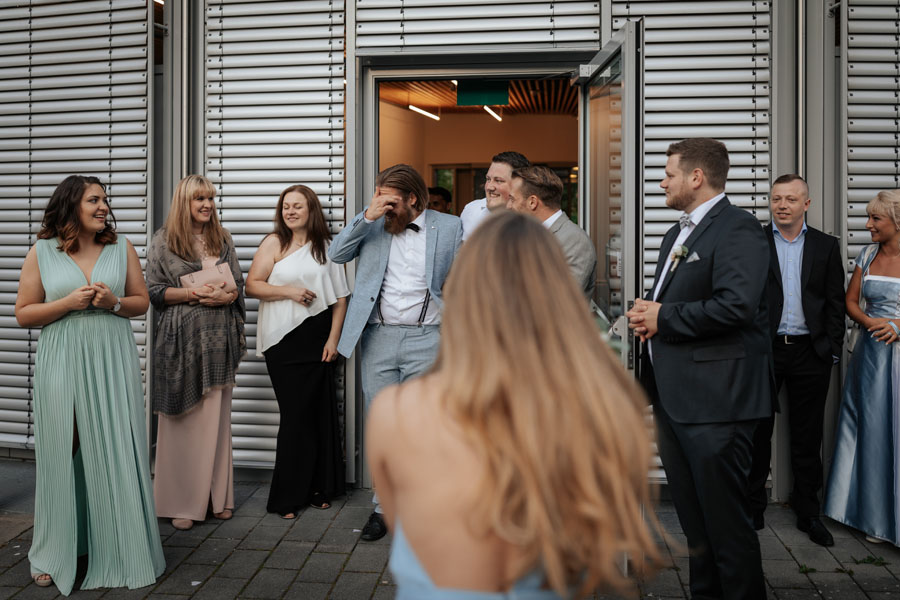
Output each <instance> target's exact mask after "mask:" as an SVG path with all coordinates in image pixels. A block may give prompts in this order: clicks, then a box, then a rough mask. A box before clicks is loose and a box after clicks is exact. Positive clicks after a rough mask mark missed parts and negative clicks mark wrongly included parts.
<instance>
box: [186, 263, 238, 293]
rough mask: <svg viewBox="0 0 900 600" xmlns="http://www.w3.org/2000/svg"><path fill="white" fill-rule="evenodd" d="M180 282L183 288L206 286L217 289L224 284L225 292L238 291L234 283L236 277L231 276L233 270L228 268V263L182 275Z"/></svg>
mask: <svg viewBox="0 0 900 600" xmlns="http://www.w3.org/2000/svg"><path fill="white" fill-rule="evenodd" d="M179 280H180V281H181V287H185V288H192V287H200V286H201V285H206V284H209V285H211V286H214V287H216V286H219V285H221V284H222V282H224V283H225V287H224V288H222V289H223V290H224V291H226V292H229V293H231V292H233V291H235V290H236V289H237V284H236V283H235V282H234V275H232V274H231V268H230V267H229V266H228V263H222V264H219V265H215V266H212V267H208V268H206V269H200V270H199V271H194V272H193V273H188V274H187V275H182V276H181V277H179Z"/></svg>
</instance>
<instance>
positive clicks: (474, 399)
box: [366, 211, 659, 600]
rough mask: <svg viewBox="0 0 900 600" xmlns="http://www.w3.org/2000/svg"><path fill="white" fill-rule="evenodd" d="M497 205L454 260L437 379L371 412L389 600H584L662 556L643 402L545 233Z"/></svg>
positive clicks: (390, 393)
mask: <svg viewBox="0 0 900 600" xmlns="http://www.w3.org/2000/svg"><path fill="white" fill-rule="evenodd" d="M501 212H502V213H503V214H498V215H495V216H491V217H489V218H487V219H486V220H485V221H484V222H483V223H482V224H481V225H480V226H479V228H478V230H477V231H476V232H475V233H474V234H473V235H472V237H471V238H469V240H467V241H466V243H465V244H464V245H463V247H462V250H460V253H459V255H458V257H457V258H456V260H455V261H454V264H453V270H452V271H451V273H450V277H449V279H448V280H447V283H446V285H445V287H444V307H443V310H444V312H443V318H442V324H441V345H440V353H439V355H438V359H437V362H436V363H435V366H434V367H433V369H432V371H430V372H429V373H427V374H426V375H424V376H423V377H421V378H418V379H412V380H410V381H407V382H405V383H403V384H402V385H400V386H393V387H389V388H386V389H385V390H383V391H382V392H381V393H380V394H379V395H378V396H377V397H376V398H375V400H374V402H373V403H372V406H371V408H370V409H369V413H368V415H367V417H366V420H367V423H366V442H367V444H368V450H367V455H368V460H369V466H370V467H371V469H372V476H373V478H374V480H375V487H376V488H377V489H378V497H379V499H380V501H381V505H382V507H383V508H384V516H385V519H386V521H387V523H388V525H389V527H390V528H391V530H392V531H393V534H394V539H393V546H392V548H391V559H390V568H391V573H392V576H393V580H394V582H396V584H397V594H396V597H397V600H502V599H512V598H516V599H520V600H553V599H557V598H573V597H577V598H583V597H585V595H586V594H589V593H593V592H594V591H595V590H597V589H603V590H604V591H606V590H608V589H612V588H619V589H620V590H622V589H623V588H627V587H628V585H629V584H628V582H627V581H626V580H625V579H624V577H623V576H622V572H621V570H620V569H619V567H618V565H617V560H618V559H620V558H621V556H622V553H624V552H627V553H629V555H630V556H632V557H640V556H644V557H645V559H646V560H647V561H649V562H650V563H651V564H652V563H653V562H654V561H655V560H658V559H659V549H658V547H657V544H656V543H655V542H654V539H653V535H652V533H651V531H652V530H653V529H654V527H653V524H654V523H655V521H654V520H653V517H652V515H653V510H652V507H651V506H650V502H651V495H650V489H649V482H648V477H647V474H648V468H649V465H650V458H651V440H650V436H649V435H648V430H647V427H646V425H645V422H644V412H643V408H644V406H645V402H646V401H645V399H644V398H643V395H642V394H641V392H640V390H639V388H638V387H637V384H636V382H635V381H634V380H633V379H632V378H631V377H629V376H628V375H627V374H626V372H625V370H624V369H623V368H622V365H621V364H620V363H619V362H618V359H617V358H616V357H615V356H614V355H613V354H612V352H611V351H610V350H609V348H607V347H606V345H605V344H604V342H603V341H602V340H601V338H600V335H599V332H598V331H597V329H596V327H595V325H594V323H593V320H592V318H591V316H590V313H589V311H588V306H587V303H586V302H585V301H584V297H583V295H582V293H581V289H580V288H579V287H578V285H577V284H576V282H575V280H574V279H573V278H572V276H571V274H570V272H569V269H568V267H567V266H566V260H565V258H564V256H563V252H562V249H561V248H560V246H559V243H558V242H557V241H556V239H555V238H554V237H553V234H551V233H550V232H549V231H547V229H546V228H545V227H543V226H542V225H541V224H540V223H539V222H538V221H537V220H536V219H532V218H530V217H528V216H524V215H519V214H516V213H513V212H511V211H501ZM428 235H432V232H431V231H429V232H428ZM644 507H646V509H647V510H646V515H647V517H646V519H645V517H644V513H643V512H642V509H643V508H644ZM657 531H658V528H657ZM636 562H637V563H639V564H638V565H636V566H637V567H638V568H640V567H641V566H642V564H643V561H640V560H637V561H636Z"/></svg>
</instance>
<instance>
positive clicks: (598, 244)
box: [576, 21, 644, 370]
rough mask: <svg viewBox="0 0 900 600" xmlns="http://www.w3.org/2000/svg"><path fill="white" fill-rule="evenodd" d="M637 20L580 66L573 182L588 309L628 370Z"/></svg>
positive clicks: (639, 171) (636, 160) (640, 166)
mask: <svg viewBox="0 0 900 600" xmlns="http://www.w3.org/2000/svg"><path fill="white" fill-rule="evenodd" d="M642 38H643V22H641V21H630V22H628V23H626V24H625V26H624V27H623V28H622V29H620V30H619V31H618V32H617V33H616V34H615V36H614V37H613V38H612V40H611V41H610V42H609V43H608V44H606V46H604V47H603V49H602V50H601V51H600V52H599V53H598V54H597V55H596V56H595V57H594V59H593V60H592V61H591V62H590V63H588V64H586V65H580V66H579V69H578V76H577V78H576V83H578V84H580V85H581V88H582V89H581V108H580V110H581V123H582V130H581V134H580V144H581V173H582V176H581V185H582V186H583V187H582V193H581V195H580V196H581V198H583V203H584V204H583V213H582V214H584V215H585V220H584V224H585V228H586V230H587V232H588V234H589V235H590V237H591V239H592V240H593V241H594V246H595V248H596V251H597V282H596V286H595V290H594V298H593V301H594V311H595V313H596V315H597V319H598V321H599V322H600V324H601V327H603V328H604V329H606V331H607V335H608V337H609V341H610V342H611V344H612V346H613V348H615V349H616V350H618V351H619V352H620V353H621V357H622V363H623V364H624V365H625V366H626V368H628V369H631V370H634V368H635V364H636V362H637V361H636V356H635V348H636V346H635V342H634V336H633V335H632V333H631V330H630V329H628V327H627V320H626V318H625V316H624V315H625V311H626V310H628V308H629V307H630V306H631V305H632V304H633V303H634V299H635V298H636V297H639V296H640V295H641V294H642V292H643V228H642V226H641V223H642V220H641V215H642V213H643V206H644V194H643V192H644V190H643V170H644V158H643V157H644V143H643V139H644V126H643V108H644V107H643V104H644V85H643V58H642Z"/></svg>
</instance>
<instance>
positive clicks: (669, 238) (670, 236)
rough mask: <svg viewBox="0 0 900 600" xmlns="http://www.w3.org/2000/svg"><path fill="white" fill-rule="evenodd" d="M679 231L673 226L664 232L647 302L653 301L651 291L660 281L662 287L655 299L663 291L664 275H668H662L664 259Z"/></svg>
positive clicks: (664, 284) (676, 226)
mask: <svg viewBox="0 0 900 600" xmlns="http://www.w3.org/2000/svg"><path fill="white" fill-rule="evenodd" d="M680 231H681V229H680V228H679V227H678V225H675V226H674V227H672V228H671V229H669V231H667V232H666V235H665V237H664V238H663V241H662V245H661V246H660V247H659V257H658V258H657V259H656V275H655V276H654V277H653V287H652V288H650V293H649V294H648V295H647V299H648V300H652V299H653V290H655V289H656V285H657V284H658V283H659V281H660V280H663V286H662V287H661V288H660V289H659V294H658V295H657V298H659V296H661V295H662V292H663V289H665V286H666V281H665V279H667V277H666V275H668V273H663V267H665V265H666V257H667V256H669V253H670V252H671V251H672V246H674V245H675V239H676V238H677V237H678V233H679V232H680ZM670 268H671V267H670Z"/></svg>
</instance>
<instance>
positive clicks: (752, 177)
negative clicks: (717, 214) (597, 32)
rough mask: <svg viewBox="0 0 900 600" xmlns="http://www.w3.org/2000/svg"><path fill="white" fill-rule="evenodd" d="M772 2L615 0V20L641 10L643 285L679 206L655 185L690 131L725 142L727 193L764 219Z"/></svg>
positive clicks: (622, 20)
mask: <svg viewBox="0 0 900 600" xmlns="http://www.w3.org/2000/svg"><path fill="white" fill-rule="evenodd" d="M770 8H771V3H770V2H760V1H754V0H747V1H738V0H731V1H726V2H721V1H720V2H692V3H691V6H690V11H689V12H690V14H686V13H685V5H684V4H683V3H680V2H645V1H634V0H630V1H625V0H613V4H612V27H613V30H617V29H619V28H620V27H621V26H622V24H623V23H625V22H626V21H628V20H630V19H636V18H639V17H643V18H644V27H645V33H644V49H645V54H644V67H645V87H644V110H645V117H644V118H645V124H644V140H645V142H644V152H645V157H644V164H645V167H646V168H645V171H644V277H645V283H644V288H645V289H649V287H650V286H651V285H652V282H653V274H654V271H655V269H656V261H657V260H658V257H659V246H660V243H661V242H662V237H663V235H664V234H665V232H666V231H667V230H668V229H669V227H670V226H671V225H672V224H673V223H674V222H675V221H677V220H678V213H676V212H675V211H673V210H672V209H670V208H667V207H666V199H665V194H664V193H663V192H662V190H661V189H660V187H659V182H660V181H661V180H662V178H663V174H664V167H665V164H666V155H665V153H666V148H667V147H668V145H669V144H670V143H672V142H675V141H678V140H681V139H684V138H687V137H704V136H705V137H713V138H716V139H719V140H721V141H722V142H724V143H725V145H726V146H727V147H728V150H729V154H730V157H731V170H730V171H729V174H728V184H727V187H726V192H727V194H728V198H729V200H730V201H731V202H732V203H733V204H736V205H738V206H742V207H744V208H746V209H748V210H749V211H751V212H752V213H754V214H755V215H756V217H757V218H758V219H759V220H760V221H768V218H769V217H768V214H769V213H768V193H769V53H770V49H769V39H770V28H769V23H770Z"/></svg>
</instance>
